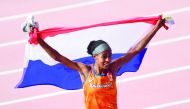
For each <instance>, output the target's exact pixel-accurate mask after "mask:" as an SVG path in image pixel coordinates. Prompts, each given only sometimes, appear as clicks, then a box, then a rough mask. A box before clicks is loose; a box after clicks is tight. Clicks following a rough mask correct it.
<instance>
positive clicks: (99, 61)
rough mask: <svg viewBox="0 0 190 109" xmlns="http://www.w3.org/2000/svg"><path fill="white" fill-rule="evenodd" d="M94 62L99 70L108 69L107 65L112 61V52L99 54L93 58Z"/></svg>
mask: <svg viewBox="0 0 190 109" xmlns="http://www.w3.org/2000/svg"><path fill="white" fill-rule="evenodd" d="M93 57H94V59H95V61H96V65H97V66H98V67H99V68H101V69H108V68H109V64H110V62H111V60H112V52H111V50H107V51H104V52H101V53H99V54H97V55H94V56H93Z"/></svg>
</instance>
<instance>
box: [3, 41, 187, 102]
mask: <svg viewBox="0 0 190 109" xmlns="http://www.w3.org/2000/svg"><path fill="white" fill-rule="evenodd" d="M189 42H190V40H188V41H183V42H180V43H175V44H169V45H162V46H160V47H155V48H150V50H149V51H148V53H147V54H146V57H145V59H144V61H143V64H142V66H141V68H140V70H139V71H138V72H137V73H127V74H125V75H122V76H121V77H119V78H118V79H126V78H129V77H135V76H140V75H145V74H149V73H154V72H158V71H162V70H166V69H171V68H176V67H178V66H186V65H190V62H189V61H188V60H189V56H190V53H189V52H187V51H186V49H181V48H182V47H184V46H188V45H189ZM174 45H175V46H174ZM160 52H163V53H160ZM174 54H175V55H174ZM176 56H180V57H178V58H176ZM150 61H151V62H150ZM21 74H22V73H16V74H9V75H5V76H0V81H1V82H0V86H1V87H4V89H1V92H2V93H1V94H2V96H1V101H4V100H10V99H13V98H14V99H17V98H22V97H28V96H35V95H39V94H42V93H49V92H52V90H51V89H52V87H44V89H45V90H41V92H42V93H39V91H34V92H33V90H37V89H38V88H39V90H40V89H41V87H40V86H39V87H32V88H26V89H19V90H16V89H13V87H14V86H15V85H16V83H18V81H19V80H20V78H21ZM4 81H7V83H9V84H7V85H5V84H4ZM55 89H56V88H55ZM17 91H18V92H17ZM31 91H32V92H33V93H31ZM6 92H9V94H5V93H6ZM1 94H0V95H1Z"/></svg>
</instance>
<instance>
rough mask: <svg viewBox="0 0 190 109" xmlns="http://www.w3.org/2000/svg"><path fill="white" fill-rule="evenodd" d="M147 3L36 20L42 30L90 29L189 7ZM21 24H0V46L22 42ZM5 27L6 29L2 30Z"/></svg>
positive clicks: (97, 7)
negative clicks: (117, 21) (99, 24)
mask: <svg viewBox="0 0 190 109" xmlns="http://www.w3.org/2000/svg"><path fill="white" fill-rule="evenodd" d="M146 2H147V3H148V4H147V5H146V4H144V1H138V4H137V0H134V1H126V0H120V2H118V1H110V2H105V3H102V4H97V5H92V6H86V7H82V8H76V9H71V10H66V11H61V12H55V13H49V14H43V15H36V18H37V19H38V21H39V22H40V28H41V29H45V28H47V27H57V26H59V27H60V26H66V27H67V26H73V25H74V26H80V25H89V24H94V23H99V22H105V21H108V19H109V21H112V20H119V19H126V18H131V17H139V16H146V15H151V14H155V13H160V12H163V11H168V10H174V9H179V8H183V7H187V6H188V5H187V3H186V1H184V2H181V1H180V2H181V3H180V4H177V5H170V3H168V2H169V1H165V0H161V1H151V0H149V1H146ZM142 4H144V5H142ZM168 5H170V6H168ZM134 6H135V7H134ZM153 7H154V8H153ZM139 10H140V13H139ZM79 18H80V20H79ZM183 18H186V17H183ZM188 18H189V17H187V19H188ZM24 20H25V18H19V19H15V20H8V21H4V22H0V25H1V26H0V30H3V31H4V32H2V33H0V36H3V38H1V40H0V42H9V41H15V40H18V39H25V37H24V34H23V33H22V31H21V29H20V28H21V27H20V26H21V23H22V22H24ZM182 21H183V20H182ZM176 22H177V21H176ZM3 25H4V26H3ZM13 25H14V26H13ZM5 26H6V27H8V28H5ZM183 27H184V26H183ZM10 31H11V32H10Z"/></svg>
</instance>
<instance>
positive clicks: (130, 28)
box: [17, 16, 161, 90]
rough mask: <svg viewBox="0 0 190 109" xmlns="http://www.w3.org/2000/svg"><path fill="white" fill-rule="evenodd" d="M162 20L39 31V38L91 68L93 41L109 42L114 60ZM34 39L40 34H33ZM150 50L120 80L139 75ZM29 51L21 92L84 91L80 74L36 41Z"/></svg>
mask: <svg viewBox="0 0 190 109" xmlns="http://www.w3.org/2000/svg"><path fill="white" fill-rule="evenodd" d="M159 19H161V16H154V17H140V18H132V19H127V20H120V21H113V22H105V23H100V24H94V25H88V26H82V27H74V28H64V27H63V28H49V29H46V30H42V31H39V34H40V35H41V36H42V38H43V39H44V40H45V41H46V42H47V43H48V44H49V45H50V46H51V47H53V48H54V49H55V50H57V51H58V52H59V53H60V54H62V55H64V56H65V57H67V58H69V59H71V60H73V61H78V62H82V63H84V64H88V65H89V64H92V63H94V60H93V58H92V57H91V56H89V55H88V54H87V46H88V44H89V42H90V41H92V40H99V39H101V40H104V41H106V42H108V44H109V45H110V46H111V48H112V53H113V54H112V59H113V60H114V59H116V58H119V57H121V56H123V55H124V54H125V53H127V51H128V50H129V49H130V48H131V47H132V46H134V45H135V44H136V43H137V42H138V41H139V40H140V39H141V38H142V37H143V36H145V34H147V33H148V32H149V31H150V30H151V29H152V28H153V26H154V25H155V24H156V22H157V21H158V20H159ZM33 35H36V33H32V34H30V36H33ZM146 50H147V48H145V49H144V50H143V51H142V52H141V53H139V54H137V55H136V56H135V57H134V58H133V59H132V60H131V61H130V62H128V63H127V64H125V65H123V66H122V68H121V69H120V70H119V71H118V73H117V76H120V75H122V74H123V73H125V72H136V71H137V70H138V69H139V67H140V65H141V62H142V60H143V57H144V55H145V53H146ZM25 51H26V52H25V68H24V72H23V77H22V79H21V80H20V82H19V84H18V85H17V88H24V87H29V86H35V85H54V86H57V87H60V88H63V89H67V90H75V89H81V88H82V82H81V79H80V76H79V73H78V72H76V71H75V70H72V69H70V68H67V67H65V66H64V65H63V64H61V63H59V62H57V61H55V60H54V59H52V58H51V57H50V56H49V55H48V54H47V53H46V52H45V51H44V50H43V49H42V48H41V46H40V45H39V44H37V43H36V42H35V41H33V40H32V39H30V40H29V42H28V43H27V44H26V49H25Z"/></svg>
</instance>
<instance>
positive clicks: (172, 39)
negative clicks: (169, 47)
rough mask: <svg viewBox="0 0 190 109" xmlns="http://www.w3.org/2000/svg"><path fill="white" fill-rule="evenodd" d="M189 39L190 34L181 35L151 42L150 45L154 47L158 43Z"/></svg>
mask: <svg viewBox="0 0 190 109" xmlns="http://www.w3.org/2000/svg"><path fill="white" fill-rule="evenodd" d="M189 39H190V35H186V36H179V37H177V38H171V39H166V40H162V41H155V42H151V43H150V44H149V46H150V47H154V46H158V45H164V44H170V43H175V42H179V41H186V40H189Z"/></svg>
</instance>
